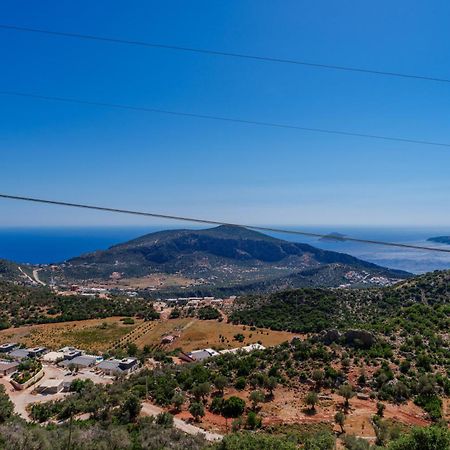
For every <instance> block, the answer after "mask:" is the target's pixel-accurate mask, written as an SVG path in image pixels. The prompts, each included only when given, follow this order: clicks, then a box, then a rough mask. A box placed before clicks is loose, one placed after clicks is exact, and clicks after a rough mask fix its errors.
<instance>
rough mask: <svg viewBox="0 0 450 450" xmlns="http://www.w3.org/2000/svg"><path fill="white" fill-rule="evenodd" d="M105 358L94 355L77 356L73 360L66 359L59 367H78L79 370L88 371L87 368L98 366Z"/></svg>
mask: <svg viewBox="0 0 450 450" xmlns="http://www.w3.org/2000/svg"><path fill="white" fill-rule="evenodd" d="M102 359H103V358H102V357H99V356H93V355H81V356H76V357H75V358H72V359H65V360H64V361H62V362H60V363H59V365H60V366H62V367H71V366H73V367H76V368H78V369H86V368H87V367H94V366H95V365H97V364H98V363H99V362H100V361H101V360H102Z"/></svg>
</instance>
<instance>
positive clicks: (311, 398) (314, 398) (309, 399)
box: [305, 391, 319, 411]
mask: <svg viewBox="0 0 450 450" xmlns="http://www.w3.org/2000/svg"><path fill="white" fill-rule="evenodd" d="M318 401H319V396H318V395H317V392H314V391H311V392H308V394H307V396H306V398H305V403H306V404H307V405H308V406H309V407H310V409H311V411H315V409H316V404H317V402H318Z"/></svg>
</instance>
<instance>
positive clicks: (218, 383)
mask: <svg viewBox="0 0 450 450" xmlns="http://www.w3.org/2000/svg"><path fill="white" fill-rule="evenodd" d="M227 384H228V378H227V377H226V376H225V375H217V376H216V377H215V378H214V386H215V387H216V389H217V390H218V391H219V392H220V394H221V395H223V390H224V389H225V387H226V386H227Z"/></svg>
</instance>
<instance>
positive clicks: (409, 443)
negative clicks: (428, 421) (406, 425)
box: [388, 426, 450, 450]
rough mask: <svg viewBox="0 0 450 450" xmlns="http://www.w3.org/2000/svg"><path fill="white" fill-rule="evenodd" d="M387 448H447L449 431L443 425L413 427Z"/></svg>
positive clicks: (412, 449)
mask: <svg viewBox="0 0 450 450" xmlns="http://www.w3.org/2000/svg"><path fill="white" fill-rule="evenodd" d="M388 449H389V450H441V449H442V450H449V449H450V431H449V430H448V429H446V428H444V427H437V426H431V427H427V428H414V429H413V430H412V432H411V433H409V434H406V435H403V436H401V437H400V438H399V439H397V440H395V441H393V442H391V443H390V444H389V445H388Z"/></svg>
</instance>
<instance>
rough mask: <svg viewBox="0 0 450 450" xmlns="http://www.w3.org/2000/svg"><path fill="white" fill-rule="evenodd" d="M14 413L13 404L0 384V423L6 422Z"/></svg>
mask: <svg viewBox="0 0 450 450" xmlns="http://www.w3.org/2000/svg"><path fill="white" fill-rule="evenodd" d="M13 413H14V405H13V404H12V402H11V400H10V399H9V397H8V394H7V393H6V390H5V386H3V385H2V384H0V423H3V422H6V421H7V420H8V419H10V418H11V416H12V415H13Z"/></svg>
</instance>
